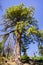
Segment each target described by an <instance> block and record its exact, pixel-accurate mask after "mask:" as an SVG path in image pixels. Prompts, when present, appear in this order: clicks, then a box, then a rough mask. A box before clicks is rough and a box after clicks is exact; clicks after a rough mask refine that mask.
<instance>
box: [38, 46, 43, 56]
mask: <svg viewBox="0 0 43 65" xmlns="http://www.w3.org/2000/svg"><path fill="white" fill-rule="evenodd" d="M38 49H39V54H40V55H41V56H43V46H42V45H39V48H38Z"/></svg>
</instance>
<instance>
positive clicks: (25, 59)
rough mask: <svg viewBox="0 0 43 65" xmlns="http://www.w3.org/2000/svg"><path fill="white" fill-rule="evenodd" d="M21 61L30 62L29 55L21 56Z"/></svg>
mask: <svg viewBox="0 0 43 65" xmlns="http://www.w3.org/2000/svg"><path fill="white" fill-rule="evenodd" d="M21 61H22V62H23V63H28V62H29V57H28V56H27V55H23V56H21Z"/></svg>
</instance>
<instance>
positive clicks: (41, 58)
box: [32, 57, 43, 61]
mask: <svg viewBox="0 0 43 65" xmlns="http://www.w3.org/2000/svg"><path fill="white" fill-rule="evenodd" d="M32 59H33V60H38V61H40V60H42V61H43V57H32Z"/></svg>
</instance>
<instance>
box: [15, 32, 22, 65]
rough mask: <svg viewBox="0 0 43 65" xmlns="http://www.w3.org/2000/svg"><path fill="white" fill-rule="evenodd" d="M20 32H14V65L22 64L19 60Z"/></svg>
mask: <svg viewBox="0 0 43 65" xmlns="http://www.w3.org/2000/svg"><path fill="white" fill-rule="evenodd" d="M20 52H21V50H20V34H19V33H18V32H17V34H16V45H15V63H16V65H22V62H21V60H20Z"/></svg>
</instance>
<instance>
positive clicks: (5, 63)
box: [0, 57, 43, 65]
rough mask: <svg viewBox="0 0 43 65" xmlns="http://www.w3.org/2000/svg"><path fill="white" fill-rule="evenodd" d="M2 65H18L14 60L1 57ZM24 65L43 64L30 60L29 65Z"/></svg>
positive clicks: (42, 63)
mask: <svg viewBox="0 0 43 65" xmlns="http://www.w3.org/2000/svg"><path fill="white" fill-rule="evenodd" d="M0 65H16V64H15V62H14V59H12V58H11V59H7V58H5V57H0ZM23 65H43V61H42V62H36V63H35V61H33V60H29V63H23Z"/></svg>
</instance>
